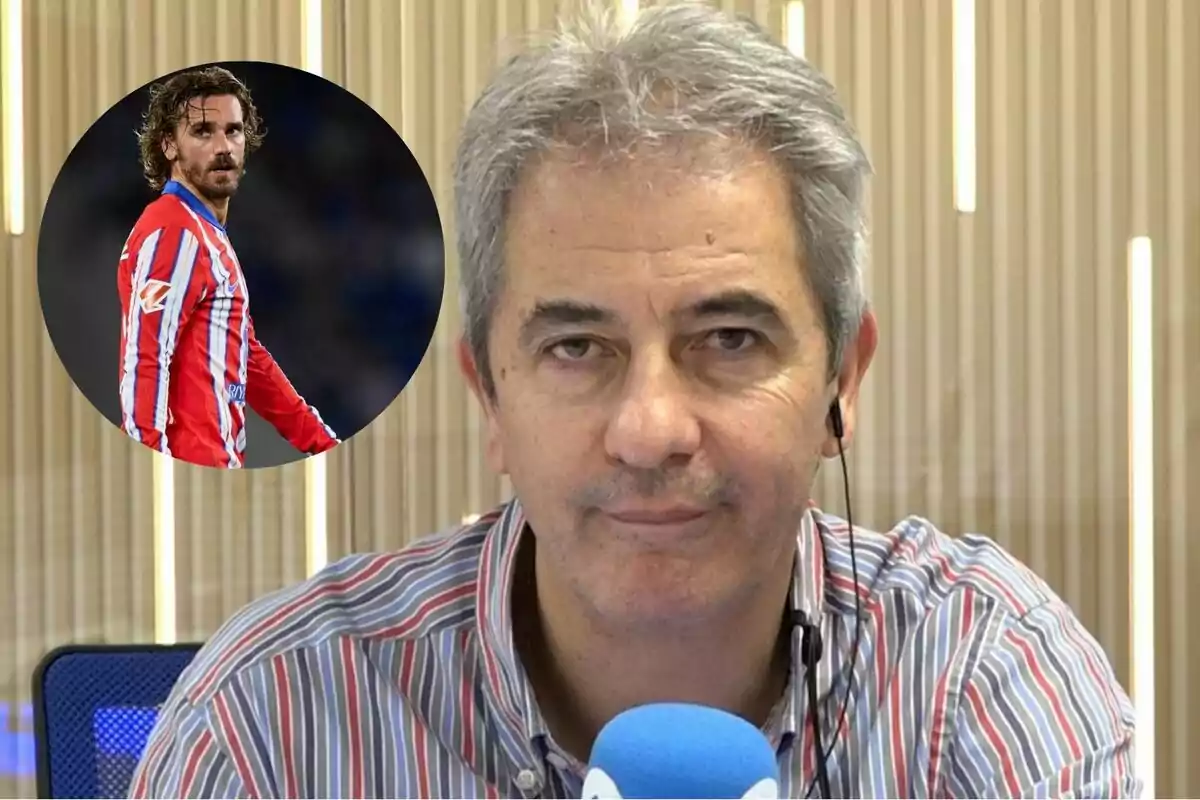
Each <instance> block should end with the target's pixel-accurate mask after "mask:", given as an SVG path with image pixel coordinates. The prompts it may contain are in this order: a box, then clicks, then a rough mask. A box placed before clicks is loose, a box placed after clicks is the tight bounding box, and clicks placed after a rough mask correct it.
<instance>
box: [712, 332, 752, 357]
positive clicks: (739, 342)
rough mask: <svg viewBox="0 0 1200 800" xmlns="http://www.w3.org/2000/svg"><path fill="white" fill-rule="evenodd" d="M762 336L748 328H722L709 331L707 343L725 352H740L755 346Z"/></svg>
mask: <svg viewBox="0 0 1200 800" xmlns="http://www.w3.org/2000/svg"><path fill="white" fill-rule="evenodd" d="M761 341H762V337H761V336H760V335H759V334H758V333H756V332H755V331H752V330H749V329H747V328H721V329H720V330H715V331H712V332H711V333H709V334H708V335H707V336H706V337H705V339H704V343H705V345H707V346H709V347H712V348H714V349H716V350H719V351H721V352H724V353H740V352H743V351H746V350H749V349H750V348H752V347H755V346H756V345H758V344H759V343H760V342H761Z"/></svg>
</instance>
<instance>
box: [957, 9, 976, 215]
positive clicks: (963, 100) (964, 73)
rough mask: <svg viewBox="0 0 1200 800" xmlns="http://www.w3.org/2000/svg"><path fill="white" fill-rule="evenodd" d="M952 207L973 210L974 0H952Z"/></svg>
mask: <svg viewBox="0 0 1200 800" xmlns="http://www.w3.org/2000/svg"><path fill="white" fill-rule="evenodd" d="M952 14H953V22H954V43H953V49H954V71H953V83H954V207H955V208H957V209H958V210H959V211H961V212H962V213H964V214H974V213H975V191H976V188H975V0H954V6H953V10H952Z"/></svg>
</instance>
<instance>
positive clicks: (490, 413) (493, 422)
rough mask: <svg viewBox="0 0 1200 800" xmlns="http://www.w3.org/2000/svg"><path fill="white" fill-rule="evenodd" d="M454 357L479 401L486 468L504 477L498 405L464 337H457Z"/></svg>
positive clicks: (502, 443) (502, 442)
mask: <svg viewBox="0 0 1200 800" xmlns="http://www.w3.org/2000/svg"><path fill="white" fill-rule="evenodd" d="M456 355H457V356H458V369H459V371H460V372H462V376H463V379H464V380H465V381H466V382H467V386H468V387H470V389H471V394H473V395H475V399H476V400H478V401H479V406H480V408H481V409H482V410H483V417H484V422H485V424H486V427H487V444H486V455H487V461H488V466H489V467H490V468H491V469H492V471H493V472H495V473H496V474H498V475H504V474H505V473H506V472H507V470H506V469H505V466H504V441H503V437H502V436H501V435H500V420H499V408H498V407H497V406H498V404H497V403H496V402H495V400H494V398H492V397H491V396H489V395H488V393H487V389H486V388H485V387H484V383H483V376H482V375H481V374H480V371H479V365H478V364H477V363H476V361H475V356H474V354H473V353H472V352H471V346H470V345H469V344H467V339H466V337H465V336H462V337H459V340H458V347H457V349H456Z"/></svg>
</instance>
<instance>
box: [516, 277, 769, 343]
mask: <svg viewBox="0 0 1200 800" xmlns="http://www.w3.org/2000/svg"><path fill="white" fill-rule="evenodd" d="M671 316H672V317H673V318H675V319H676V320H697V319H710V318H713V317H738V318H741V319H747V320H755V321H756V322H759V323H760V324H764V325H767V326H770V327H774V328H778V329H782V330H788V329H789V326H788V325H787V324H786V323H785V322H784V321H783V313H782V312H781V311H780V310H779V307H778V306H777V305H776V304H775V303H773V302H771V301H770V300H768V299H767V298H766V297H764V296H762V295H760V294H758V293H757V292H751V291H747V290H744V289H734V290H730V291H727V292H721V293H720V294H716V295H713V296H711V297H706V298H704V299H702V300H698V301H697V302H695V303H693V304H691V305H689V306H687V307H685V308H682V309H679V310H678V311H675V312H674V313H672V314H671ZM617 319H618V318H617V315H616V314H615V313H613V312H612V311H610V310H608V309H606V308H603V307H602V306H598V305H595V304H593V303H584V302H580V301H578V300H566V299H561V300H540V301H538V302H537V303H536V304H535V305H534V307H533V310H532V311H530V312H529V313H528V314H526V315H525V319H524V320H523V321H522V323H521V329H520V341H521V343H522V345H525V346H528V345H529V344H530V342H532V341H533V340H534V339H536V338H538V336H539V335H541V334H544V333H546V332H547V331H549V330H553V329H555V328H560V327H570V326H574V325H611V324H614V323H615V322H617Z"/></svg>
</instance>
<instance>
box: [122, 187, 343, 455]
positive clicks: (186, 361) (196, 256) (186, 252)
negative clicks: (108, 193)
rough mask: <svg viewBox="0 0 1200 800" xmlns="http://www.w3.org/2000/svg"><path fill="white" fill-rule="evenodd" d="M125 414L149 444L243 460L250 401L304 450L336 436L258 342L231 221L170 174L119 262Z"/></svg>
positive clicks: (319, 448)
mask: <svg viewBox="0 0 1200 800" xmlns="http://www.w3.org/2000/svg"><path fill="white" fill-rule="evenodd" d="M117 287H118V292H119V294H120V297H121V320H122V321H121V368H120V391H121V421H122V427H123V428H124V430H125V432H126V433H128V434H129V435H130V436H131V437H133V438H134V439H136V440H137V441H139V442H142V443H143V444H145V445H147V446H149V447H153V448H154V449H156V450H159V451H161V452H163V453H166V454H168V455H171V456H173V457H175V458H178V459H181V460H183V461H187V462H190V463H193V464H200V465H203V466H211V467H225V468H231V469H236V468H238V467H241V466H242V464H243V460H244V459H243V454H244V452H245V449H246V432H245V430H246V429H245V422H246V419H245V404H246V403H249V404H250V407H251V408H253V409H254V410H255V411H256V412H257V413H258V414H259V415H260V416H262V417H263V418H264V419H265V420H267V421H268V422H270V423H271V424H272V425H274V426H275V428H276V429H277V430H278V431H279V433H280V434H281V435H282V436H283V437H284V438H285V439H287V440H288V441H289V442H291V444H292V446H294V447H295V448H296V449H297V450H300V451H301V452H303V453H309V454H313V453H320V452H324V451H325V450H328V449H330V448H331V447H333V446H334V445H336V444H337V443H338V439H337V438H336V436H335V434H334V433H333V431H332V430H331V429H330V428H329V427H328V426H327V425H325V423H324V422H323V421H322V420H321V417H320V415H319V414H318V413H317V410H316V409H315V408H313V407H312V406H310V405H308V404H307V403H306V402H305V401H304V398H302V397H301V396H300V395H299V394H298V393H297V392H296V390H295V388H293V387H292V385H291V383H290V382H289V381H288V379H287V377H286V376H285V375H284V374H283V370H281V369H280V368H279V365H278V364H277V363H276V362H275V359H274V358H272V357H271V354H270V353H269V352H267V349H266V348H265V347H263V345H262V344H261V343H260V342H259V341H258V338H257V337H256V336H255V333H254V323H253V322H252V321H251V318H250V296H249V293H248V292H247V289H246V282H245V280H244V277H243V275H242V268H241V265H240V264H239V263H238V259H237V255H235V253H234V251H233V246H232V245H231V244H230V242H229V237H228V235H227V234H226V232H225V228H224V226H222V225H221V224H220V222H218V220H217V218H216V216H214V215H213V213H212V211H211V210H209V209H208V208H207V207H206V206H205V205H204V204H203V203H202V202H201V201H200V199H199V198H197V197H196V196H195V195H194V194H192V193H191V192H190V191H188V189H187V188H185V187H184V186H182V185H181V184H179V183H177V182H175V181H171V182H170V183H168V184H167V185H166V187H165V188H164V189H163V193H162V195H161V196H160V197H159V198H158V199H157V200H155V201H154V202H153V203H151V204H150V205H149V206H147V207H146V210H145V211H143V212H142V216H141V217H140V218H139V219H138V221H137V224H136V225H135V226H134V228H133V231H132V232H131V233H130V234H129V238H128V239H127V240H126V242H125V248H124V250H123V251H122V253H121V261H120V266H119V268H118V270H117Z"/></svg>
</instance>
